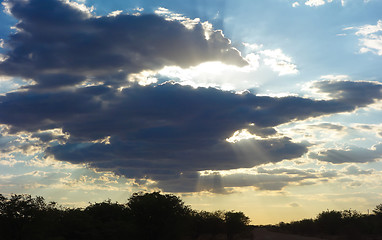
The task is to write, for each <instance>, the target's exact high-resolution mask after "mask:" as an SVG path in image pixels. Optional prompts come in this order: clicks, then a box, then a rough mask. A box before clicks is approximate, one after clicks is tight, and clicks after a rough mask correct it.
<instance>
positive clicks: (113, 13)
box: [107, 10, 123, 17]
mask: <svg viewBox="0 0 382 240" xmlns="http://www.w3.org/2000/svg"><path fill="white" fill-rule="evenodd" d="M122 12H123V11H122V10H116V11H113V12H111V13H109V14H108V15H107V16H108V17H116V16H118V15H120V14H121V13H122Z"/></svg>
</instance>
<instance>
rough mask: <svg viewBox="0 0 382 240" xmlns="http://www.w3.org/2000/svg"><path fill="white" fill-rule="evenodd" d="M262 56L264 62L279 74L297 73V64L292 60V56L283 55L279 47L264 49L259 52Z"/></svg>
mask: <svg viewBox="0 0 382 240" xmlns="http://www.w3.org/2000/svg"><path fill="white" fill-rule="evenodd" d="M260 53H261V54H262V55H263V57H264V64H265V65H267V66H269V67H270V68H271V69H272V70H273V71H275V72H278V73H279V75H280V76H281V75H288V74H296V73H298V70H297V66H296V65H295V64H294V63H293V62H292V58H291V57H289V56H287V55H285V54H284V53H283V52H282V50H281V49H275V50H269V49H267V50H264V51H261V52H260Z"/></svg>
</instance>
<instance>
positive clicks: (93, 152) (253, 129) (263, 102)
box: [0, 81, 381, 191]
mask: <svg viewBox="0 0 382 240" xmlns="http://www.w3.org/2000/svg"><path fill="white" fill-rule="evenodd" d="M315 86H316V87H317V88H319V89H321V90H322V91H325V92H327V93H329V94H330V95H331V96H332V97H333V99H331V100H327V101H323V100H319V101H317V100H311V99H307V98H301V97H281V98H272V97H267V96H256V95H254V94H251V93H244V94H235V93H232V92H228V91H221V90H218V89H214V88H197V89H194V88H192V87H188V86H181V85H177V84H171V83H167V84H162V85H158V86H144V87H143V86H131V87H129V88H125V89H123V90H122V91H119V90H115V89H113V88H110V87H106V86H91V87H90V86H89V87H82V88H78V89H75V90H73V89H67V90H65V89H63V90H60V91H58V90H57V91H54V92H41V91H37V92H36V91H33V90H32V89H30V90H29V91H22V92H12V93H8V94H6V95H5V96H0V113H4V114H0V122H1V123H3V124H7V125H8V126H9V130H8V131H9V133H11V134H16V133H17V132H25V131H26V132H31V133H34V134H33V136H34V137H35V138H37V139H40V141H42V142H47V143H49V142H50V141H51V140H52V139H51V138H52V136H51V135H49V134H47V133H46V132H45V134H42V133H44V131H46V130H50V129H62V133H64V134H66V135H67V137H66V138H63V136H62V135H60V139H61V141H64V142H65V143H64V142H61V144H58V145H57V144H54V145H52V144H50V147H48V148H47V150H46V151H45V153H46V154H48V155H51V156H54V157H55V158H56V159H57V160H62V161H68V162H71V163H76V164H78V163H80V164H82V163H86V164H87V165H88V166H90V167H92V168H96V169H99V170H103V171H113V172H115V173H117V174H119V175H123V176H126V177H128V178H136V179H141V178H148V179H152V180H155V181H157V182H159V184H160V186H161V187H163V189H165V190H168V189H172V188H171V185H172V184H173V183H172V181H174V180H175V179H180V178H182V179H184V180H187V181H189V182H190V183H194V184H193V185H191V186H193V189H194V191H195V190H196V189H197V188H196V185H195V182H196V181H195V179H197V174H196V173H197V172H198V171H203V170H229V169H237V168H249V167H253V166H257V165H261V164H265V163H269V162H274V163H275V162H279V161H282V160H284V159H294V158H298V157H301V156H302V155H303V154H305V153H306V152H307V146H306V145H305V144H302V143H298V142H293V141H292V140H291V139H290V138H287V137H283V136H277V135H275V133H277V132H276V131H275V129H273V127H275V126H277V125H280V124H283V123H288V122H291V121H295V120H304V119H307V118H310V117H316V116H321V115H325V114H332V113H337V112H344V111H352V110H354V109H355V108H356V107H361V106H366V105H367V104H370V103H372V102H373V101H374V100H375V99H378V98H381V96H380V90H379V89H380V88H381V86H380V85H379V84H377V83H371V82H338V81H334V82H333V81H324V82H318V83H316V84H315ZM341 87H342V88H341ZM339 92H340V93H339ZM377 92H379V94H377ZM350 93H351V94H350ZM354 96H357V97H354ZM358 96H360V97H358ZM334 98H336V99H334ZM5 113H6V114H5ZM329 127H330V126H329ZM240 129H247V130H248V132H249V133H250V134H255V135H256V136H259V137H256V138H250V139H243V140H241V141H239V142H237V143H234V144H232V143H229V142H227V141H226V139H227V138H228V137H230V136H231V135H232V134H233V132H235V131H237V130H240ZM58 136H59V135H57V136H56V138H57V137H58ZM65 139H66V140H65ZM105 139H106V140H105ZM165 183H168V184H169V185H168V186H167V185H166V184H165ZM166 186H167V187H168V188H166ZM191 186H190V187H189V189H187V190H190V189H191V188H192V187H191ZM185 188H186V187H185ZM264 188H265V186H264ZM173 189H175V187H174V188H173ZM176 189H177V190H180V187H177V188H176Z"/></svg>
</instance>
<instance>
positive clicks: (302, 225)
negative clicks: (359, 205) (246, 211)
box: [268, 204, 382, 240]
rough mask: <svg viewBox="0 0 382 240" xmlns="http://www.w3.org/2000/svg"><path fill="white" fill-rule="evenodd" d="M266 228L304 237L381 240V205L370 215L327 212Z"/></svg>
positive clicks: (352, 211)
mask: <svg viewBox="0 0 382 240" xmlns="http://www.w3.org/2000/svg"><path fill="white" fill-rule="evenodd" d="M268 227H269V228H270V229H271V230H273V231H279V232H285V233H293V234H298V235H306V236H319V237H331V236H339V237H340V238H339V239H357V240H360V239H382V204H379V205H377V206H376V207H375V209H374V210H373V213H372V214H361V213H360V212H358V211H356V210H344V211H335V210H327V211H323V212H321V213H320V214H318V215H317V217H316V218H315V219H303V220H301V221H294V222H291V223H284V222H281V223H279V224H278V225H275V226H268ZM331 239H335V238H331Z"/></svg>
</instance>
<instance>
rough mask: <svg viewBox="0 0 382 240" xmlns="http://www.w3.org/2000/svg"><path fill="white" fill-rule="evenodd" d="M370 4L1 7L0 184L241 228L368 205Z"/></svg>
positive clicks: (375, 133) (374, 163)
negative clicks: (203, 216) (229, 220)
mask: <svg viewBox="0 0 382 240" xmlns="http://www.w3.org/2000/svg"><path fill="white" fill-rule="evenodd" d="M380 9H382V2H380V1H377V0H369V1H362V0H342V1H336V0H332V1H329V0H304V1H287V0H272V1H248V0H239V1H238V0H237V1H230V0H210V1H200V0H199V1H118V0H110V1H96V0H91V1H90V0H87V1H77V2H75V1H59V0H48V1H47V0H28V1H22V0H8V1H3V2H2V12H1V13H0V22H1V24H0V39H1V40H0V44H1V45H0V46H1V48H0V54H1V55H0V154H1V155H0V190H1V193H2V194H12V193H28V194H32V195H40V196H43V197H45V198H46V199H47V200H48V201H57V202H59V203H61V204H64V205H67V206H84V205H86V204H87V203H88V202H99V201H103V200H105V199H108V198H110V199H111V200H113V201H119V202H124V201H125V200H126V199H127V198H128V197H129V196H130V195H131V194H132V193H133V192H136V191H156V190H160V191H163V192H169V193H174V194H177V195H179V196H182V198H183V199H184V200H185V201H186V204H190V205H191V206H192V207H194V208H196V209H204V210H217V209H225V210H237V211H244V212H245V213H246V214H247V215H249V216H250V217H251V219H252V222H253V223H254V224H266V223H277V222H279V221H291V220H298V219H301V218H304V217H314V216H315V214H317V213H319V212H320V211H322V210H326V209H336V210H343V209H349V208H352V209H358V210H360V211H361V212H367V209H373V208H374V206H376V205H377V204H379V203H381V199H382V185H381V182H382V181H381V179H382V172H381V171H382V167H381V164H380V160H381V159H382V143H381V137H382V123H381V119H382V118H381V117H382V116H381V115H382V112H381V106H382V104H381V99H382V92H381V91H382V83H381V80H380V76H381V73H382V69H381V67H380V66H381V65H382V16H381V14H380V11H379V10H380Z"/></svg>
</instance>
